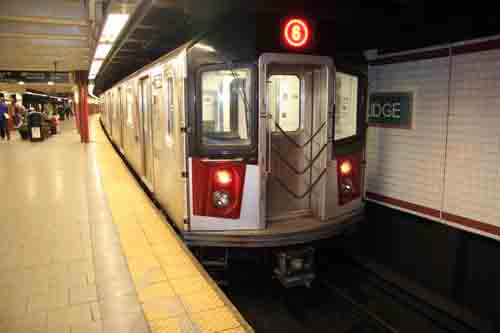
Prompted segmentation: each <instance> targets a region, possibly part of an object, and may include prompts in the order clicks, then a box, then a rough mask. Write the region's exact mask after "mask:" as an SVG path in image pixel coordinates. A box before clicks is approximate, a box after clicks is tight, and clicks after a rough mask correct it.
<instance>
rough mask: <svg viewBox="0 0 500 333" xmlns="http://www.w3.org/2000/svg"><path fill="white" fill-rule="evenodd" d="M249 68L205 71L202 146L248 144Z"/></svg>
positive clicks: (202, 88)
mask: <svg viewBox="0 0 500 333" xmlns="http://www.w3.org/2000/svg"><path fill="white" fill-rule="evenodd" d="M250 73H251V72H250V69H222V70H213V71H204V72H203V73H202V76H201V94H202V111H201V121H202V124H201V132H202V144H203V145H217V146H219V145H225V146H248V145H250V144H251V143H252V140H251V134H250V132H251V131H250V129H251V123H250V122H251V121H252V117H251V115H250V114H249V113H250V110H249V104H248V101H249V98H250V93H251V91H250V88H251V79H250Z"/></svg>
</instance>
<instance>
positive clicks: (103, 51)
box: [94, 44, 113, 59]
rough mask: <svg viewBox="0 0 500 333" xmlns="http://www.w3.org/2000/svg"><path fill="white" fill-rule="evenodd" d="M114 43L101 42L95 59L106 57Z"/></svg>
mask: <svg viewBox="0 0 500 333" xmlns="http://www.w3.org/2000/svg"><path fill="white" fill-rule="evenodd" d="M112 46H113V44H99V45H97V48H96V50H95V55H94V59H106V57H107V56H108V53H109V51H110V50H111V47H112Z"/></svg>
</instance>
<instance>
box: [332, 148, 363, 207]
mask: <svg viewBox="0 0 500 333" xmlns="http://www.w3.org/2000/svg"><path fill="white" fill-rule="evenodd" d="M360 162H361V154H360V153H354V154H352V155H348V156H342V157H339V158H338V159H337V183H338V192H339V204H340V205H344V204H346V203H348V202H350V201H352V200H354V199H357V198H359V197H360V196H361V172H360Z"/></svg>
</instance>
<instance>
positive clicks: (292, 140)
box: [274, 121, 326, 149]
mask: <svg viewBox="0 0 500 333" xmlns="http://www.w3.org/2000/svg"><path fill="white" fill-rule="evenodd" d="M325 125H326V121H325V122H324V123H323V124H321V126H320V127H319V128H318V129H317V130H316V132H314V134H313V135H312V136H311V137H310V138H309V139H308V140H307V141H306V142H305V143H303V144H302V145H299V144H298V143H297V142H295V140H294V139H293V138H291V137H290V136H289V135H288V134H286V132H285V130H284V129H282V128H281V127H280V125H279V124H278V123H277V122H274V126H276V128H277V129H278V130H279V131H280V132H281V134H283V135H284V136H285V138H287V139H288V141H290V142H291V143H292V144H293V145H294V146H295V147H297V148H300V149H302V148H304V147H305V146H307V145H308V144H309V143H311V141H312V140H314V138H315V137H316V136H317V135H318V133H319V132H321V130H322V129H323V127H325Z"/></svg>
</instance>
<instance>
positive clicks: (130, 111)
mask: <svg viewBox="0 0 500 333" xmlns="http://www.w3.org/2000/svg"><path fill="white" fill-rule="evenodd" d="M126 100H127V101H126V102H127V126H129V127H131V128H134V93H133V91H132V87H127V96H126Z"/></svg>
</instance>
